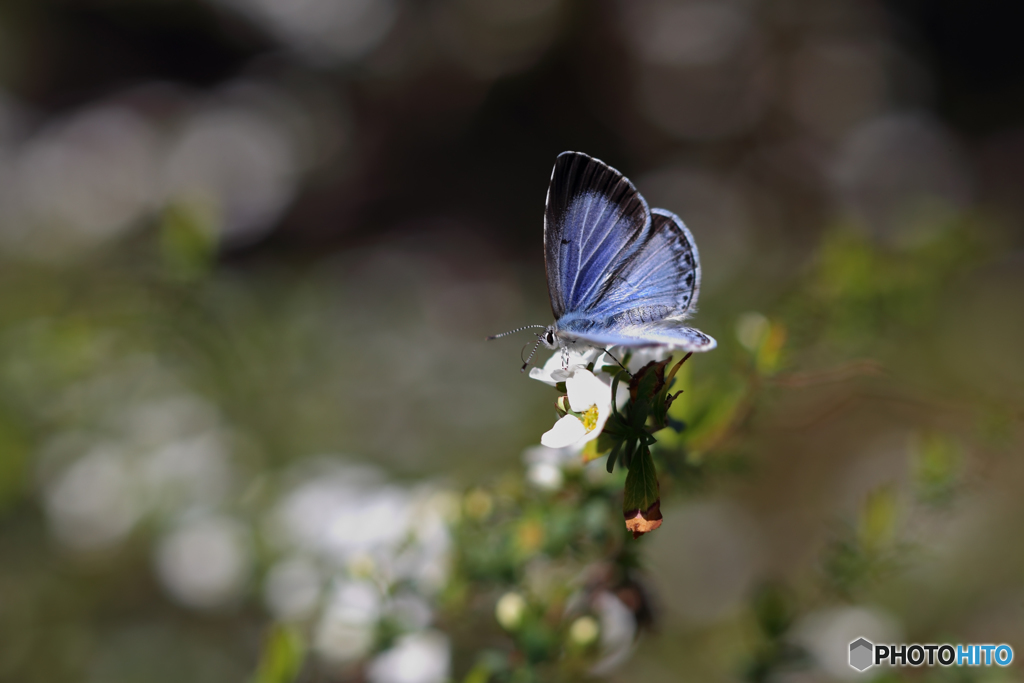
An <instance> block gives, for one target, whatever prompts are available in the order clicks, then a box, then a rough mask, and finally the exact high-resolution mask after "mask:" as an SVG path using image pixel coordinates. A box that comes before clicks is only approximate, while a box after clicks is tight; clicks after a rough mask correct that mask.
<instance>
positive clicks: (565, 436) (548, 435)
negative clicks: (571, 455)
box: [540, 415, 587, 448]
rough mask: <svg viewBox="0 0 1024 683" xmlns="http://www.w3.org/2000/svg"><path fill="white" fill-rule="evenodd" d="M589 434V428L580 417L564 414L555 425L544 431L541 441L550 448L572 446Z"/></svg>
mask: <svg viewBox="0 0 1024 683" xmlns="http://www.w3.org/2000/svg"><path fill="white" fill-rule="evenodd" d="M586 435H587V430H586V428H585V427H584V426H583V423H582V422H580V421H579V418H575V417H573V416H572V415H563V416H562V418H561V419H560V420H559V421H558V422H556V423H555V426H554V427H552V428H551V429H549V430H548V431H546V432H544V435H543V436H541V437H540V442H541V443H542V444H543V445H545V446H547V447H548V448H564V447H566V446H572V445H573V444H575V443H576V442H577V441H579V440H580V439H582V438H583V437H584V436H586Z"/></svg>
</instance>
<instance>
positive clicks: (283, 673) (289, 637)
mask: <svg viewBox="0 0 1024 683" xmlns="http://www.w3.org/2000/svg"><path fill="white" fill-rule="evenodd" d="M305 656H306V644H305V642H304V641H303V639H302V636H301V635H300V634H299V632H298V631H297V630H296V629H294V628H292V627H290V626H284V625H280V624H278V625H276V626H274V627H273V628H271V630H270V633H269V634H268V635H267V639H266V641H265V642H264V644H263V654H262V656H261V657H260V663H259V667H258V668H257V669H256V673H255V675H254V676H253V678H252V683H292V681H294V680H295V679H296V678H297V677H298V675H299V670H300V669H301V668H302V661H303V659H304V658H305Z"/></svg>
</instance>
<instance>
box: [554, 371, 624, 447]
mask: <svg viewBox="0 0 1024 683" xmlns="http://www.w3.org/2000/svg"><path fill="white" fill-rule="evenodd" d="M565 389H566V392H567V394H568V400H569V408H570V409H571V410H572V413H568V414H566V415H563V416H562V417H561V418H560V419H559V420H558V422H556V423H555V426H554V427H552V428H551V429H550V430H548V431H547V432H545V433H544V435H543V436H541V438H540V442H541V443H542V444H543V445H545V446H547V447H548V448H566V447H577V448H578V447H582V446H583V445H584V444H586V443H587V442H588V441H591V440H593V439H596V438H597V437H598V436H599V435H600V434H601V430H602V429H604V424H605V422H607V421H608V416H609V415H610V414H611V411H612V388H611V385H610V384H607V383H606V382H604V381H603V380H602V379H600V378H598V377H597V376H596V375H595V374H594V373H592V372H590V371H589V370H585V369H582V368H575V369H574V370H573V372H572V374H571V375H570V376H569V377H568V378H567V379H566V380H565Z"/></svg>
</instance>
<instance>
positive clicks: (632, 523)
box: [622, 445, 661, 538]
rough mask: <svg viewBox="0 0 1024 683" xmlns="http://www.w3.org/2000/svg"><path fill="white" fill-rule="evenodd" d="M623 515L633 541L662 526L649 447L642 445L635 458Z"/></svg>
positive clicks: (656, 485)
mask: <svg viewBox="0 0 1024 683" xmlns="http://www.w3.org/2000/svg"><path fill="white" fill-rule="evenodd" d="M622 513H623V515H624V516H625V518H626V528H627V529H629V530H630V531H632V532H633V538H637V537H638V536H641V535H643V534H645V533H647V532H648V531H654V530H655V529H657V528H658V527H659V526H661V499H660V496H659V493H658V473H657V471H656V470H655V467H654V459H653V458H652V457H651V450H650V449H649V448H648V447H647V446H646V445H641V446H640V448H639V449H638V451H637V452H636V454H635V455H634V456H633V462H632V463H631V464H630V467H629V474H628V475H626V488H625V492H624V496H623V499H622Z"/></svg>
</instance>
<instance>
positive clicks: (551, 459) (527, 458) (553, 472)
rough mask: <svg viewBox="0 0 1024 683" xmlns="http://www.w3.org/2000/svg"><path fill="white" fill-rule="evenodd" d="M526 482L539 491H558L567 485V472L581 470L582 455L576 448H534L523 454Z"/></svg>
mask: <svg viewBox="0 0 1024 683" xmlns="http://www.w3.org/2000/svg"><path fill="white" fill-rule="evenodd" d="M523 462H525V463H526V480H527V481H529V482H530V483H531V484H533V485H534V486H536V487H537V488H539V489H543V490H545V491H558V490H559V489H561V488H562V484H564V483H565V470H567V469H580V468H581V467H582V466H583V465H582V463H581V462H580V454H579V451H578V450H577V449H574V448H548V447H547V446H534V447H532V448H527V449H526V450H525V451H524V452H523Z"/></svg>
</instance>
